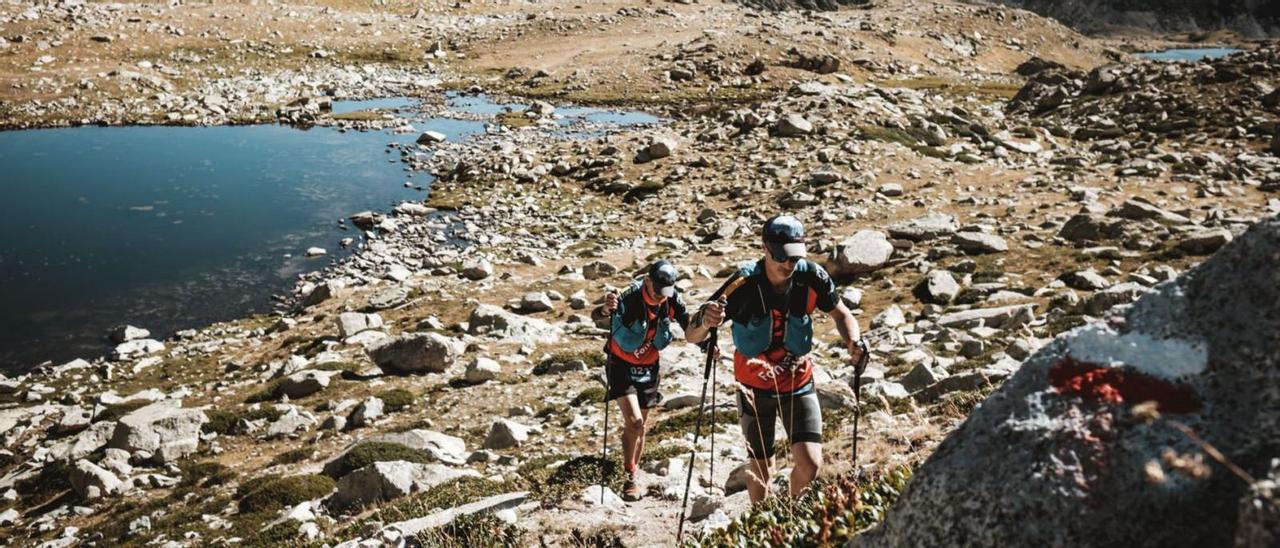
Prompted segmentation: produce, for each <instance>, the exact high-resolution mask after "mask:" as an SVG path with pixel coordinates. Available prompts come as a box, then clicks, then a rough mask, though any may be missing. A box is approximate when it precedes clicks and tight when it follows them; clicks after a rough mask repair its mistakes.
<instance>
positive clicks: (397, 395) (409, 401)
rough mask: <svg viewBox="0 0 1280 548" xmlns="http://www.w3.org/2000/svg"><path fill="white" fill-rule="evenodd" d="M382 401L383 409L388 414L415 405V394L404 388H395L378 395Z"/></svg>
mask: <svg viewBox="0 0 1280 548" xmlns="http://www.w3.org/2000/svg"><path fill="white" fill-rule="evenodd" d="M378 399H380V400H382V408H383V410H385V411H386V412H388V413H395V412H397V411H402V410H404V409H406V408H408V407H409V406H410V405H413V392H410V391H408V390H405V389H403V388H395V389H392V390H387V391H385V392H382V393H380V394H378Z"/></svg>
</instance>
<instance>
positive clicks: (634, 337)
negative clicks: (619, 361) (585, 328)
mask: <svg viewBox="0 0 1280 548" xmlns="http://www.w3.org/2000/svg"><path fill="white" fill-rule="evenodd" d="M643 285H644V280H643V279H640V280H636V281H635V282H632V284H631V287H630V288H628V289H627V290H626V292H624V293H623V294H622V296H621V297H619V299H618V310H617V312H615V313H614V314H613V322H612V326H611V327H612V331H613V340H614V341H615V342H617V343H618V347H619V348H621V349H622V350H623V351H624V352H635V351H636V350H637V349H639V348H640V347H641V346H643V345H644V343H645V342H648V341H646V339H648V335H649V327H650V324H649V315H648V314H647V313H646V312H645V311H644V310H641V311H640V315H639V318H638V319H637V320H636V321H634V322H632V323H631V325H627V324H626V323H623V321H622V318H623V316H625V311H626V304H625V302H626V298H627V297H628V296H630V295H631V294H632V293H634V292H637V291H644V288H643ZM674 298H675V297H674V296H672V297H669V298H668V299H667V300H666V301H663V303H662V304H661V305H659V306H658V314H657V315H656V316H655V318H654V321H655V322H657V329H655V330H654V334H653V341H652V344H653V348H654V349H655V350H662V349H663V348H666V347H667V345H668V344H671V338H672V337H671V299H674ZM640 306H647V305H646V304H645V302H644V295H640Z"/></svg>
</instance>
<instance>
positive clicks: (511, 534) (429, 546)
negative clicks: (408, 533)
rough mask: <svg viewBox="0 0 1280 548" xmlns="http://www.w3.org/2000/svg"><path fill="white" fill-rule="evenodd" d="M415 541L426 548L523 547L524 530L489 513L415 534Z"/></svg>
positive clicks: (474, 515)
mask: <svg viewBox="0 0 1280 548" xmlns="http://www.w3.org/2000/svg"><path fill="white" fill-rule="evenodd" d="M415 540H417V542H418V544H420V545H421V546H424V547H426V548H472V547H503V548H506V547H515V546H524V545H526V543H525V542H524V530H523V529H521V528H520V527H518V526H516V525H514V524H510V523H507V522H505V521H502V520H501V519H498V518H497V517H496V516H494V515H493V514H491V513H488V512H484V513H480V514H468V515H464V516H458V517H457V518H455V519H454V520H453V521H451V522H449V524H448V525H445V526H443V527H437V528H435V529H428V530H426V531H422V532H421V533H418V535H417V536H416V538H415Z"/></svg>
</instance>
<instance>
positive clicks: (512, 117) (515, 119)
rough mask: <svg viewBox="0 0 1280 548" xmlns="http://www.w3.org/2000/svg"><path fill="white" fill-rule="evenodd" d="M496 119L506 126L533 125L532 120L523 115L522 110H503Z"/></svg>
mask: <svg viewBox="0 0 1280 548" xmlns="http://www.w3.org/2000/svg"><path fill="white" fill-rule="evenodd" d="M497 121H498V123H499V124H502V125H504V126H507V127H528V126H531V125H533V123H534V122H533V120H532V119H531V118H529V117H528V116H525V115H524V113H523V112H514V111H513V112H504V113H502V114H499V115H498V116H497Z"/></svg>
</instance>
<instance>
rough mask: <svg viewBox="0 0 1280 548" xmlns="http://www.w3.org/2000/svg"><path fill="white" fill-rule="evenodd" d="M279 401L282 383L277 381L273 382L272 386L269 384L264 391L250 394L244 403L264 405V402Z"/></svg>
mask: <svg viewBox="0 0 1280 548" xmlns="http://www.w3.org/2000/svg"><path fill="white" fill-rule="evenodd" d="M278 399H280V381H279V380H275V381H272V382H271V383H270V384H268V385H267V387H266V388H263V389H262V390H259V391H257V392H254V393H252V394H249V397H248V398H245V400H244V402H245V403H263V402H269V401H275V400H278Z"/></svg>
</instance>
